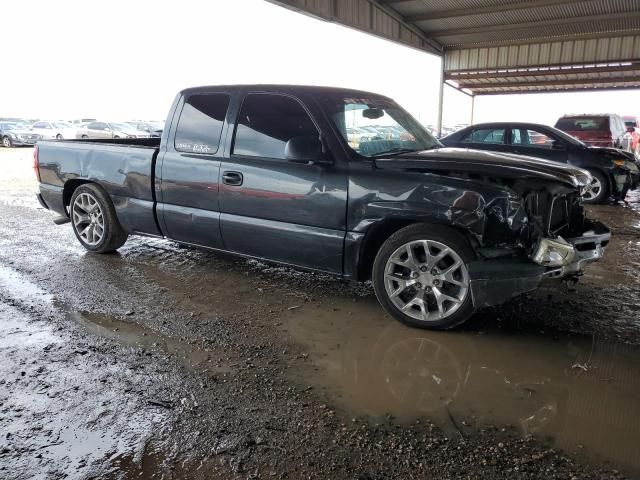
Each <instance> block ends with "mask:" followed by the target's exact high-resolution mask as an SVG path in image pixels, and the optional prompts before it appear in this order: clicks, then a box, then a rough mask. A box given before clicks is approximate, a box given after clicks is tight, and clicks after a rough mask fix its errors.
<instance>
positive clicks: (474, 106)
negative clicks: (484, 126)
mask: <svg viewBox="0 0 640 480" xmlns="http://www.w3.org/2000/svg"><path fill="white" fill-rule="evenodd" d="M475 114H476V96H475V95H472V96H471V125H473V120H474V118H473V117H474V116H475Z"/></svg>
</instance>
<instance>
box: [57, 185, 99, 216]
mask: <svg viewBox="0 0 640 480" xmlns="http://www.w3.org/2000/svg"><path fill="white" fill-rule="evenodd" d="M88 183H93V184H96V185H97V183H96V182H92V181H91V180H86V179H83V178H74V179H72V180H67V181H66V182H65V184H64V187H63V189H62V204H63V205H64V207H65V209H66V210H67V216H69V208H68V207H69V205H71V197H73V192H75V191H76V189H77V188H78V187H79V186H81V185H86V184H88Z"/></svg>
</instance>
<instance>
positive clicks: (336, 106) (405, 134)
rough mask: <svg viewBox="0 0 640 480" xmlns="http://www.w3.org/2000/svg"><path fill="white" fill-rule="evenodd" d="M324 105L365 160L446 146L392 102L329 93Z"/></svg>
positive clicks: (382, 99) (343, 134)
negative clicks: (366, 158)
mask: <svg viewBox="0 0 640 480" xmlns="http://www.w3.org/2000/svg"><path fill="white" fill-rule="evenodd" d="M321 103H322V107H323V108H324V109H325V111H326V113H327V114H328V115H329V117H330V118H331V120H332V121H333V123H334V125H335V126H336V128H337V129H338V131H339V132H340V133H341V134H342V137H343V138H344V139H345V141H346V142H347V144H348V145H349V147H350V148H351V149H352V150H353V151H354V152H356V153H358V154H360V155H362V156H364V157H376V156H380V155H384V154H387V153H402V152H408V151H420V150H429V149H432V148H436V147H441V146H442V144H441V143H440V142H438V140H436V139H435V138H434V137H433V136H432V135H431V134H430V133H429V132H427V130H426V129H425V128H424V127H422V125H420V123H418V121H417V120H415V119H414V118H413V117H412V116H411V115H409V113H407V112H406V111H405V110H403V109H402V108H401V107H400V106H399V105H398V104H396V103H395V102H393V101H391V100H387V99H385V98H381V97H375V96H370V97H369V96H367V97H361V96H358V97H357V98H354V97H352V96H345V95H344V94H342V95H341V94H329V95H327V96H326V97H325V98H323V101H322V102H321Z"/></svg>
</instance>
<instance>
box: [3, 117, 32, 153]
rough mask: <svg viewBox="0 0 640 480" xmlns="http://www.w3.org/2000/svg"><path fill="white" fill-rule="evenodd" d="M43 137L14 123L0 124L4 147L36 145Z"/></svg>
mask: <svg viewBox="0 0 640 480" xmlns="http://www.w3.org/2000/svg"><path fill="white" fill-rule="evenodd" d="M41 138H42V137H41V136H40V135H38V134H37V133H33V132H32V131H30V130H27V129H25V128H23V127H21V126H20V125H17V124H15V123H13V122H0V142H1V143H2V146H3V147H6V148H9V147H20V146H24V145H35V144H36V142H37V141H38V140H40V139H41Z"/></svg>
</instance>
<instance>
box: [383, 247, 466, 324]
mask: <svg viewBox="0 0 640 480" xmlns="http://www.w3.org/2000/svg"><path fill="white" fill-rule="evenodd" d="M384 287H385V290H386V292H387V295H388V296H389V299H390V300H391V302H392V303H393V304H394V305H395V307H396V308H398V309H399V310H400V311H401V312H402V313H404V314H406V315H408V316H410V317H411V318H413V319H415V320H420V321H426V322H432V321H437V320H442V319H445V318H447V317H449V316H451V315H453V314H454V313H455V312H456V311H457V310H458V309H459V308H460V306H461V305H462V304H463V303H464V301H465V300H466V298H467V295H468V292H469V272H468V271H467V267H466V265H465V264H464V262H463V261H462V259H461V258H460V256H459V255H458V254H457V253H456V252H455V251H454V250H453V249H452V248H450V247H448V246H447V245H445V244H444V243H440V242H436V241H433V240H414V241H412V242H408V243H405V244H404V245H402V246H401V247H399V248H398V249H397V250H396V251H395V252H393V254H391V256H390V257H389V260H387V264H386V266H385V270H384Z"/></svg>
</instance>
